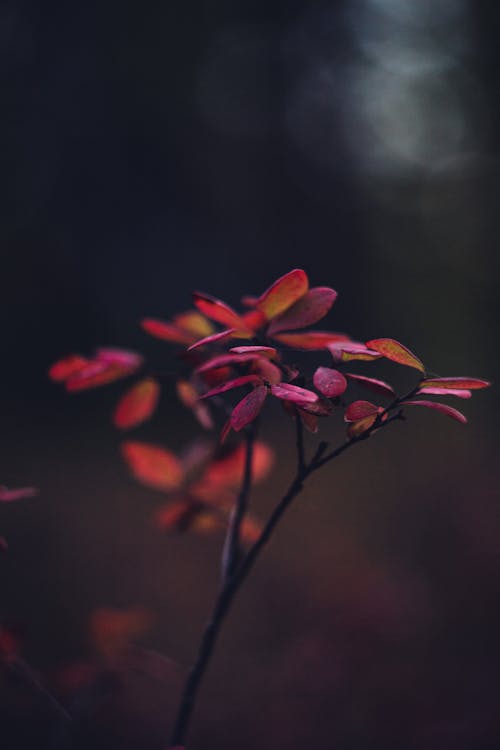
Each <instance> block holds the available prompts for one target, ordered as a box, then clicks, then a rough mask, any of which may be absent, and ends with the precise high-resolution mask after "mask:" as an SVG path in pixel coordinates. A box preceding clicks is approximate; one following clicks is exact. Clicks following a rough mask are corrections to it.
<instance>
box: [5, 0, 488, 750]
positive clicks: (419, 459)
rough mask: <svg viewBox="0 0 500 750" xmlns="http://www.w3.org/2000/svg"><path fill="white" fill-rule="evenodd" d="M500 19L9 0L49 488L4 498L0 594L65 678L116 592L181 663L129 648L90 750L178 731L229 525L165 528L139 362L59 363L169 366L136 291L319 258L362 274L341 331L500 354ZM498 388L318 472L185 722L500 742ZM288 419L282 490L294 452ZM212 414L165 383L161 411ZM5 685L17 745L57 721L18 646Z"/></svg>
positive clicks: (18, 291)
mask: <svg viewBox="0 0 500 750" xmlns="http://www.w3.org/2000/svg"><path fill="white" fill-rule="evenodd" d="M499 21H500V13H499V9H498V4H497V3H494V2H488V1H487V0H486V1H485V2H481V3H478V2H473V0H433V2H430V1H428V0H419V2H413V1H412V0H350V1H349V0H345V1H344V2H341V1H340V0H339V1H338V2H333V0H330V2H325V3H321V2H318V3H310V2H309V3H308V2H304V1H299V0H287V2H283V1H282V0H274V2H271V3H269V2H261V0H253V2H246V0H242V1H241V2H239V3H233V2H226V1H225V0H220V1H219V2H217V3H207V2H194V3H181V2H170V3H159V2H156V3H155V2H152V3H147V2H146V3H133V2H127V1H126V0H125V1H123V2H121V3H117V2H115V1H114V0H110V2H107V3H92V2H90V3H79V4H74V3H63V2H51V3H43V4H42V3H37V2H34V1H31V2H30V0H4V2H3V3H2V5H1V8H0V57H1V77H2V91H3V117H2V119H1V122H0V132H1V141H2V146H3V152H4V154H3V157H4V158H3V166H2V178H3V180H2V182H3V196H2V202H1V206H2V214H3V216H2V221H1V223H0V242H1V253H2V294H1V309H2V318H3V324H2V369H1V377H2V388H1V391H0V394H1V395H0V398H1V413H2V428H1V435H0V440H1V452H0V464H1V465H0V480H1V483H5V484H7V485H9V486H12V487H15V486H20V485H29V484H31V485H36V486H37V487H38V488H39V490H40V494H39V497H38V498H36V499H32V500H26V501H24V502H23V503H18V504H12V505H8V506H7V505H6V504H4V505H2V507H0V534H1V535H2V536H5V537H6V538H7V539H8V541H9V546H10V549H9V552H8V554H5V555H2V558H1V560H0V583H1V587H0V589H1V597H0V618H1V619H2V620H3V621H4V623H8V624H9V626H10V625H11V624H12V626H13V627H15V628H18V629H19V630H20V631H21V632H22V642H23V656H24V658H25V659H26V660H27V661H28V662H29V663H30V664H31V666H32V667H33V669H34V670H35V672H37V673H39V674H40V675H42V676H43V679H44V680H46V681H47V683H48V684H50V685H51V686H52V687H53V689H54V690H55V692H56V693H57V694H58V695H59V696H60V697H61V700H63V701H64V700H65V694H64V692H63V691H62V688H61V683H60V680H59V678H58V675H60V673H61V670H64V669H66V668H67V667H68V665H73V664H80V663H81V662H85V663H87V662H88V660H89V659H90V656H89V654H90V651H91V647H90V646H89V640H88V622H89V617H90V615H91V613H92V612H93V611H95V610H96V609H98V608H101V607H104V606H106V607H115V608H122V609H125V610H126V609H128V608H131V607H145V608H147V610H149V611H151V612H152V614H153V620H152V625H151V627H150V628H149V629H148V631H147V633H144V635H143V636H142V637H141V638H139V641H140V643H141V644H142V645H143V646H145V647H147V649H148V650H149V649H151V650H154V651H159V652H162V653H164V654H165V655H166V656H167V657H169V658H170V659H172V660H173V662H174V663H175V664H172V663H171V662H168V663H167V662H165V663H163V662H162V663H161V664H162V666H161V668H157V666H158V665H156V666H155V669H153V670H149V671H148V670H146V673H145V674H143V673H141V672H140V670H139V671H137V670H136V671H135V672H134V670H132V673H133V674H132V676H131V675H130V674H129V675H128V678H127V679H128V682H127V686H126V688H123V685H122V686H121V687H120V688H119V689H118V693H119V694H118V698H116V700H115V702H114V703H113V704H112V705H110V704H109V702H108V703H106V704H105V707H104V708H102V707H101V709H100V715H99V721H98V722H97V723H96V726H97V728H96V726H93V727H92V728H91V729H89V728H88V727H87V728H86V730H85V731H87V732H90V733H91V734H87V735H85V734H83V735H82V736H85V740H82V739H81V738H80V740H78V739H75V743H76V744H74V746H75V747H77V746H78V747H80V745H78V742H79V741H80V742H81V743H82V745H81V746H84V745H85V743H86V747H89V746H92V747H104V746H106V747H107V748H114V747H116V748H136V747H141V748H142V750H147V749H148V748H151V750H155V749H156V748H159V749H160V748H163V749H164V748H165V745H166V737H167V734H166V725H168V723H169V721H170V715H171V713H172V712H173V710H174V708H175V703H176V700H177V693H178V684H179V681H180V678H181V677H182V674H183V673H184V670H185V667H186V665H187V664H189V662H190V660H191V657H192V655H193V653H194V650H195V647H196V644H197V641H198V637H199V633H200V630H201V628H202V625H203V623H204V621H205V618H206V615H207V613H208V611H209V609H210V607H211V602H212V600H213V596H214V594H215V592H216V590H217V586H218V582H217V577H218V558H219V554H220V544H221V538H220V536H217V535H215V536H207V537H195V536H188V535H186V536H164V535H162V534H161V533H160V532H159V531H157V530H156V529H155V528H154V526H153V525H152V523H151V514H152V512H153V510H154V509H155V508H156V507H157V506H158V503H159V502H161V496H159V495H158V493H154V492H153V491H149V490H146V489H145V488H142V487H141V486H139V485H138V484H136V483H134V481H133V480H132V479H131V478H130V477H129V476H128V474H127V470H126V468H125V466H124V465H123V463H122V461H121V459H120V455H119V449H118V446H119V436H118V435H117V434H116V431H115V430H114V429H113V427H112V425H111V423H110V414H111V412H112V409H113V407H114V404H115V403H116V399H117V397H118V395H119V393H121V392H122V390H123V388H122V385H120V384H117V385H116V386H115V385H112V386H108V387H107V388H103V389H101V390H99V391H93V392H88V393H83V394H81V395H74V396H67V395H65V394H64V392H63V390H62V389H60V388H57V387H56V386H54V385H52V384H50V383H49V382H48V379H47V375H46V373H47V369H48V367H49V365H50V364H51V363H52V362H53V361H54V360H55V359H57V358H58V357H60V356H61V355H63V354H66V353H69V352H72V351H79V352H82V353H85V354H88V353H90V352H92V350H93V349H94V348H95V347H96V346H97V345H116V346H122V347H125V348H132V349H134V348H137V349H139V350H141V351H143V352H144V353H145V354H146V356H147V357H148V360H149V361H151V362H152V363H154V366H157V367H162V368H165V369H171V368H175V366H176V360H175V354H174V349H173V348H171V347H169V346H168V345H167V344H163V343H162V342H158V341H154V340H152V339H148V338H147V337H146V335H145V334H144V333H143V332H142V331H141V330H140V328H139V326H138V321H139V320H140V318H141V317H143V316H154V317H160V318H165V319H167V318H169V317H170V316H171V315H172V314H174V313H175V312H178V311H180V310H184V309H186V308H188V307H189V306H190V293H191V291H192V290H193V289H200V290H203V291H207V292H210V293H212V294H214V295H216V296H219V297H222V298H223V299H226V300H227V301H228V302H230V303H232V304H235V305H236V304H238V301H239V298H240V296H241V295H242V294H243V293H260V292H261V291H263V289H265V288H266V287H267V286H268V285H269V284H270V283H271V282H272V281H273V280H274V279H275V278H276V277H277V276H280V275H282V274H283V273H285V272H286V271H288V270H289V269H291V268H293V267H297V266H298V267H303V268H305V270H306V271H307V272H308V274H309V276H310V278H311V282H312V283H313V284H319V285H331V286H333V287H334V288H335V289H336V290H337V291H338V292H339V299H338V301H337V302H336V304H335V306H334V308H333V311H332V312H331V314H330V315H329V318H328V320H327V326H328V327H331V328H332V329H333V330H338V331H346V332H349V333H350V334H352V335H353V336H354V337H356V338H359V339H361V340H366V339H369V338H374V337H379V336H392V337H394V338H397V339H400V340H401V341H403V342H404V343H406V344H407V345H408V346H409V347H410V348H411V349H413V350H414V351H415V352H416V353H418V354H419V355H420V356H422V358H423V359H424V360H425V362H426V363H427V364H428V365H429V368H430V369H432V370H436V371H438V372H439V374H441V375H455V374H457V375H460V374H467V375H471V376H479V377H485V378H488V379H490V380H495V373H496V371H497V370H498V366H499V364H500V362H499V353H498V351H497V350H496V348H495V346H494V342H495V340H496V339H497V336H496V334H495V330H496V329H495V324H494V321H495V322H496V320H498V314H497V313H498V289H497V287H498V282H499V279H500V270H499V261H498V250H497V237H498V229H499V211H498V194H499V188H500V153H499V145H500V138H499V132H500V127H499V126H500V121H499V120H500V104H499V99H498V81H499V74H498V63H499V58H500V51H499V50H500V47H499V45H498V37H499ZM326 363H327V362H326V361H325V364H326ZM402 369H403V368H398V367H397V366H394V368H389V369H384V368H383V367H382V368H379V367H378V366H377V367H375V366H372V367H371V369H370V371H369V372H370V373H373V374H375V373H379V374H381V375H383V376H387V377H392V374H391V373H394V370H396V380H397V378H401V384H402V385H404V384H405V383H407V382H408V378H410V380H411V373H410V374H408V373H407V372H400V370H402ZM358 371H359V372H367V368H366V367H365V368H363V367H362V366H361V364H360V366H359V368H358ZM367 374H368V373H367ZM498 407H499V396H498V392H497V389H493V390H492V391H488V392H484V393H479V394H477V396H476V397H475V398H474V399H473V401H472V402H467V403H465V404H464V411H465V412H466V413H467V416H468V417H469V420H470V424H469V425H468V426H467V427H465V428H463V427H461V426H460V425H458V424H456V423H454V422H449V420H446V419H445V418H443V417H441V416H440V415H437V414H434V413H420V411H418V410H415V412H416V413H413V412H412V413H411V420H410V422H407V423H405V424H401V425H400V424H396V425H394V429H392V430H387V431H385V432H383V433H382V434H381V435H380V436H379V437H377V439H376V440H375V439H374V440H373V441H370V442H369V444H366V445H365V444H363V445H361V446H359V448H358V449H357V450H355V451H352V452H351V453H349V455H346V456H345V457H343V458H342V460H341V461H339V462H338V463H336V464H335V465H332V466H330V467H329V468H328V469H326V470H325V471H324V472H323V474H322V475H318V477H317V478H315V479H314V481H312V482H311V484H310V486H309V488H308V489H307V491H306V492H305V493H304V495H303V496H302V498H301V499H300V502H297V504H296V506H295V507H294V508H293V509H292V510H291V512H290V513H289V516H288V517H287V519H286V520H285V521H284V522H283V524H282V528H281V529H280V531H279V534H278V535H277V537H276V539H275V540H274V542H273V543H272V545H271V546H270V548H269V549H268V550H267V552H266V554H265V556H264V558H263V559H262V560H261V562H260V563H259V565H258V567H257V569H256V570H255V572H254V575H253V576H252V579H251V580H250V581H249V582H248V585H247V586H246V590H245V591H244V592H243V593H242V595H241V597H240V598H239V600H238V602H237V603H236V606H235V608H234V611H233V612H232V613H231V615H230V617H229V619H228V622H227V627H226V629H225V632H224V634H223V637H222V639H221V642H220V646H219V649H218V652H217V655H216V658H215V659H214V662H213V665H212V668H211V670H210V673H209V675H208V677H207V680H206V683H205V685H204V688H203V691H202V694H201V697H200V703H199V708H198V711H197V713H196V715H195V719H194V723H193V729H192V733H191V743H190V745H189V747H190V750H201V749H202V748H204V749H207V748H217V750H225V749H226V748H228V749H229V748H235V747H238V748H241V750H256V749H257V748H259V750H271V749H274V748H278V747H279V748H281V747H286V748H287V749H289V750H298V749H299V748H303V747H304V746H306V745H307V746H311V747H315V748H316V750H330V749H331V748H335V750H357V749H358V748H360V749H364V748H381V749H382V748H383V749H384V750H391V749H392V748H394V750H399V749H400V748H403V747H404V748H406V749H407V750H424V749H425V750H434V749H436V750H437V748H439V750H443V749H444V748H451V747H453V748H454V750H493V749H494V748H495V749H496V748H498V747H499V746H500V710H499V709H500V677H499V668H500V645H499V639H498V632H499V626H500V611H499V595H500V508H499V493H498V487H499V483H500V468H499V465H498V447H499V443H498V426H497V414H498ZM269 420H270V421H269V422H268V423H267V426H266V428H265V434H264V437H265V438H267V439H268V440H269V441H271V442H272V443H273V445H274V447H275V450H276V454H277V466H276V470H275V471H274V473H273V474H272V476H271V478H270V479H269V480H268V481H267V482H266V483H265V484H263V485H262V487H259V489H258V490H257V492H256V494H255V499H254V502H255V508H256V511H257V512H259V513H260V514H262V515H263V516H264V515H265V514H266V512H268V511H269V509H270V508H271V507H272V505H273V502H274V500H275V499H276V498H277V496H279V493H280V492H281V490H282V489H283V487H284V486H285V485H286V483H287V481H288V478H289V476H290V472H291V470H292V468H291V460H292V456H293V452H292V448H293V446H290V444H289V443H290V430H289V422H288V421H287V420H286V417H285V416H284V415H282V414H281V412H280V411H279V410H276V411H275V412H271V413H270V415H269ZM198 432H199V429H198V426H197V425H196V423H195V422H194V420H193V419H192V417H191V416H190V415H189V414H188V413H186V412H185V411H183V410H182V408H181V407H180V406H179V405H178V404H177V402H176V399H175V397H174V395H173V391H172V392H171V397H170V394H169V391H168V389H167V390H166V392H165V396H164V398H163V401H162V404H161V408H160V413H159V417H158V419H157V420H155V422H154V424H152V425H151V426H145V427H144V428H140V430H138V431H137V436H138V437H139V438H141V439H151V440H156V441H158V442H162V443H164V444H165V445H167V446H168V447H169V448H171V449H173V450H176V449H177V448H178V447H179V446H182V445H184V444H186V443H187V442H188V441H189V440H190V439H191V438H193V437H195V436H196V435H198ZM335 435H336V438H335V439H338V440H340V439H341V431H338V432H337V433H335ZM321 437H325V435H323V434H321ZM326 437H327V438H328V439H330V437H331V435H330V433H329V432H328V431H327V434H326ZM332 439H333V438H332ZM148 653H149V651H148ZM151 672H153V673H151ZM120 690H121V693H120ZM0 695H1V698H2V701H1V702H2V709H0V711H1V714H0V718H1V724H2V730H1V733H2V734H1V736H2V743H3V742H5V747H6V750H7V749H8V750H10V748H12V749H13V750H17V748H24V747H28V746H30V747H33V742H34V741H35V745H36V747H37V748H42V747H43V748H45V747H47V748H48V747H49V746H50V747H56V744H50V743H54V742H55V741H54V740H53V736H52V723H53V722H52V718H53V717H52V716H51V715H50V711H48V709H47V706H46V705H45V704H44V702H43V700H41V699H40V698H39V697H37V696H34V695H33V694H32V693H31V692H30V691H29V690H27V689H26V688H25V686H23V685H22V684H18V683H16V682H15V680H14V681H13V680H12V679H11V677H9V676H5V675H4V676H2V677H1V678H0ZM125 717H126V719H127V721H125ZM92 732H94V734H92ZM89 737H91V742H89ZM100 743H101V744H100ZM3 746H4V745H3V744H2V747H3ZM57 746H58V747H59V745H57ZM60 746H61V747H62V745H60Z"/></svg>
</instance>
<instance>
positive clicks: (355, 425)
mask: <svg viewBox="0 0 500 750" xmlns="http://www.w3.org/2000/svg"><path fill="white" fill-rule="evenodd" d="M376 419H377V414H371V415H369V416H367V417H364V418H363V419H358V420H357V421H355V422H350V423H349V425H348V427H347V435H348V437H349V438H351V439H352V438H356V437H359V436H360V435H362V434H363V433H364V432H366V431H367V430H369V429H370V428H371V427H373V425H374V423H375V420H376Z"/></svg>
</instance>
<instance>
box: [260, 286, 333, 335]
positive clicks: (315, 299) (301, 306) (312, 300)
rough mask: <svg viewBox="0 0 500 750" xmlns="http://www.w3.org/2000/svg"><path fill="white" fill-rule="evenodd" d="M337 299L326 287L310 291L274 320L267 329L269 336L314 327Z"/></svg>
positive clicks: (331, 290)
mask: <svg viewBox="0 0 500 750" xmlns="http://www.w3.org/2000/svg"><path fill="white" fill-rule="evenodd" d="M336 298H337V292H336V291H335V290H334V289H330V288H329V287H326V286H318V287H315V288H314V289H310V290H309V291H308V292H307V293H306V294H304V296H303V297H301V298H300V299H299V300H297V302H295V303H294V304H293V305H292V306H291V307H289V308H288V310H286V311H285V312H283V313H281V315H279V316H277V317H276V318H274V319H273V320H272V322H271V325H270V326H269V328H268V334H269V335H270V336H271V335H273V334H275V333H279V332H280V331H293V330H295V329H297V328H306V327H307V326H310V325H314V323H317V322H318V321H319V320H321V319H322V318H324V317H325V315H326V314H327V313H328V311H329V310H330V308H331V307H332V305H333V303H334V302H335V300H336Z"/></svg>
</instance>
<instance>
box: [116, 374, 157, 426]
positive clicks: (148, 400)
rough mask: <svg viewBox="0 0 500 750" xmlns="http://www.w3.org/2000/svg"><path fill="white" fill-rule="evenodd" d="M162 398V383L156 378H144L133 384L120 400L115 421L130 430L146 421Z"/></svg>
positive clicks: (117, 424)
mask: <svg viewBox="0 0 500 750" xmlns="http://www.w3.org/2000/svg"><path fill="white" fill-rule="evenodd" d="M159 398H160V384H159V383H158V382H157V381H156V380H154V378H144V380H140V381H139V382H138V383H136V384H135V385H133V386H132V388H130V389H129V390H128V391H127V392H126V393H125V394H124V395H123V396H122V397H121V399H120V400H119V402H118V404H117V406H116V409H115V412H114V415H113V422H114V424H115V426H116V427H118V428H119V429H121V430H128V429H130V428H131V427H136V426H137V425H138V424H141V422H145V421H146V420H147V419H149V418H150V417H151V416H152V414H153V413H154V411H155V409H156V407H157V405H158V399H159Z"/></svg>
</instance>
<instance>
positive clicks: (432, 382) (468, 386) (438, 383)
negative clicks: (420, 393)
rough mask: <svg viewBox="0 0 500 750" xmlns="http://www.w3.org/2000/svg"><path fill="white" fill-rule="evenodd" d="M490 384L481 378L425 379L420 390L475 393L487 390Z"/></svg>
mask: <svg viewBox="0 0 500 750" xmlns="http://www.w3.org/2000/svg"><path fill="white" fill-rule="evenodd" d="M490 385H491V383H490V382H489V381H488V380H482V379H481V378H465V377H452V378H426V379H425V380H422V382H421V383H420V388H422V389H423V388H425V389H427V388H451V389H458V390H467V391H475V390H478V389H479V388H488V387H489V386H490Z"/></svg>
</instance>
